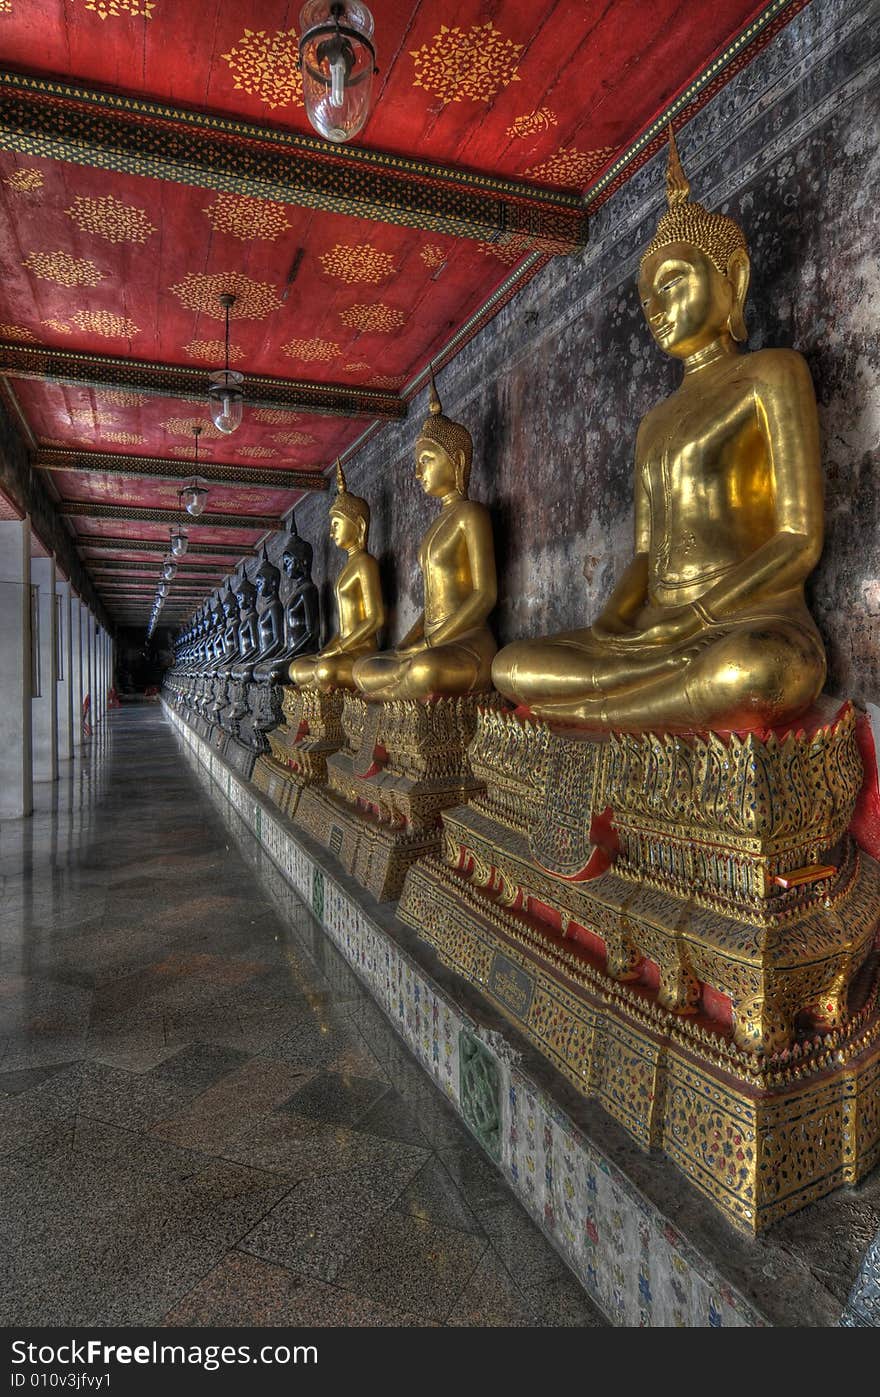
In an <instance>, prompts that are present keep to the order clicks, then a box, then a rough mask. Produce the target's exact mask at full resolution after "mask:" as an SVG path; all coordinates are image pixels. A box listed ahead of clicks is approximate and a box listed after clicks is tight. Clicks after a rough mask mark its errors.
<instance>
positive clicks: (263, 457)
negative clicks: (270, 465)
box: [235, 446, 278, 503]
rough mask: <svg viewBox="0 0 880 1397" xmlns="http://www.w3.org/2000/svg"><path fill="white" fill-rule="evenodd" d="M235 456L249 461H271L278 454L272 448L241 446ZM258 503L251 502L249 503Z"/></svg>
mask: <svg viewBox="0 0 880 1397" xmlns="http://www.w3.org/2000/svg"><path fill="white" fill-rule="evenodd" d="M235 454H236V456H246V457H247V458H248V460H249V461H269V460H271V458H272V457H273V456H277V455H278V452H277V451H273V449H272V447H271V446H240V447H239V448H238V450H237V451H236V453H235ZM258 502H259V501H253V500H251V501H249V503H258Z"/></svg>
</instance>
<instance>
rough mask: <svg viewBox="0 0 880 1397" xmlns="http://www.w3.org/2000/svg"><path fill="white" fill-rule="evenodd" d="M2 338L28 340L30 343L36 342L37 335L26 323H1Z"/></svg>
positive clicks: (0, 337)
mask: <svg viewBox="0 0 880 1397" xmlns="http://www.w3.org/2000/svg"><path fill="white" fill-rule="evenodd" d="M0 339H4V340H27V341H28V343H35V342H36V339H37V337H36V335H35V334H34V332H33V330H29V329H28V328H27V326H26V325H0Z"/></svg>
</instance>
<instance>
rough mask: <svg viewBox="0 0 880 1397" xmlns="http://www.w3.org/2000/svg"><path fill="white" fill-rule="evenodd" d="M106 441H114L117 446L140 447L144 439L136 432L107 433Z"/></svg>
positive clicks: (105, 434) (105, 435)
mask: <svg viewBox="0 0 880 1397" xmlns="http://www.w3.org/2000/svg"><path fill="white" fill-rule="evenodd" d="M104 440H105V441H112V442H114V443H115V444H116V445H117V446H140V445H141V444H142V443H143V440H144V438H143V437H141V436H138V435H137V433H136V432H105V433H104Z"/></svg>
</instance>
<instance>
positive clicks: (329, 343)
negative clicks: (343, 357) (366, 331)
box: [281, 340, 342, 363]
mask: <svg viewBox="0 0 880 1397" xmlns="http://www.w3.org/2000/svg"><path fill="white" fill-rule="evenodd" d="M281 352H282V354H286V355H287V357H288V358H289V359H303V360H305V361H306V362H307V363H308V362H310V361H311V360H313V359H321V360H323V361H324V362H325V363H326V362H327V361H328V360H330V359H335V358H336V355H337V354H341V353H342V350H341V349H340V348H339V345H338V344H337V343H336V341H335V340H288V342H287V344H283V345H282V346H281Z"/></svg>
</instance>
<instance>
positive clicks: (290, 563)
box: [281, 553, 306, 582]
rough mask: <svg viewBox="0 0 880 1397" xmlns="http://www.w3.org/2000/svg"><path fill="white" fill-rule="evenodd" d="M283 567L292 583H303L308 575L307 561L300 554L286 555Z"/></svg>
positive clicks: (282, 560) (282, 562) (282, 563)
mask: <svg viewBox="0 0 880 1397" xmlns="http://www.w3.org/2000/svg"><path fill="white" fill-rule="evenodd" d="M281 566H282V567H283V569H284V571H285V573H286V574H287V576H288V577H289V578H290V580H291V581H292V582H302V580H303V578H304V577H305V575H306V560H305V558H303V557H302V556H301V555H300V554H299V553H285V554H284V557H283V558H282V559H281Z"/></svg>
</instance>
